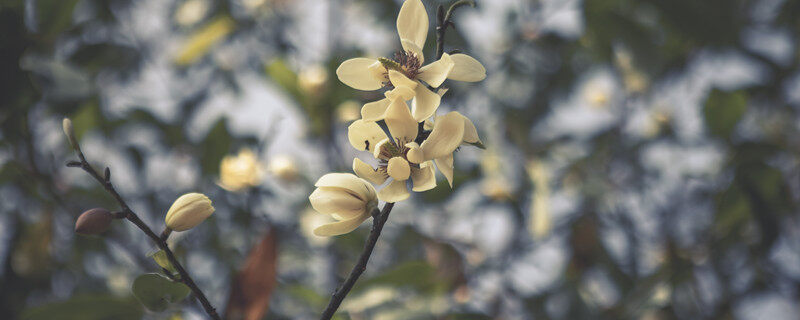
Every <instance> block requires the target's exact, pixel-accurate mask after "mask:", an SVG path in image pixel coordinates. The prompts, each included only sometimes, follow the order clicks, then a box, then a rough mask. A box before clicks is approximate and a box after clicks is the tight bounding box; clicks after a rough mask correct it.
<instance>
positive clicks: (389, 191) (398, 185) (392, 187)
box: [378, 180, 411, 202]
mask: <svg viewBox="0 0 800 320" xmlns="http://www.w3.org/2000/svg"><path fill="white" fill-rule="evenodd" d="M410 195H411V194H410V193H408V188H406V181H405V180H403V181H397V180H395V181H392V182H391V183H389V185H387V186H385V187H383V189H381V191H378V199H381V200H383V201H386V202H400V201H403V200H405V199H408V197H409V196H410Z"/></svg>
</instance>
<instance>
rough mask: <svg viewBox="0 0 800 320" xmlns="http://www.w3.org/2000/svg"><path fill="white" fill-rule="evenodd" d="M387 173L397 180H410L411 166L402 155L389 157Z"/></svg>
mask: <svg viewBox="0 0 800 320" xmlns="http://www.w3.org/2000/svg"><path fill="white" fill-rule="evenodd" d="M386 173H387V174H389V176H390V177H392V179H394V180H395V181H405V180H408V176H409V175H411V166H410V165H408V161H406V159H403V158H402V157H393V158H391V159H389V164H388V166H387V167H386Z"/></svg>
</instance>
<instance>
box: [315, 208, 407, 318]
mask: <svg viewBox="0 0 800 320" xmlns="http://www.w3.org/2000/svg"><path fill="white" fill-rule="evenodd" d="M393 207H394V203H391V202H390V203H387V204H385V205H384V206H383V209H382V210H381V211H380V212H379V213H378V214H375V215H373V217H372V231H370V232H369V238H367V243H366V245H364V251H362V252H361V256H359V257H358V263H356V265H355V266H353V270H350V275H348V276H347V279H346V280H345V281H344V282H343V283H342V285H341V286H339V288H338V289H336V291H334V293H333V296H331V301H330V302H328V306H327V307H326V308H325V311H323V312H322V316H321V317H320V319H322V320H329V319H330V318H331V317H333V314H334V313H336V309H339V305H340V304H341V303H342V300H344V297H345V296H347V294H348V293H349V292H350V289H352V288H353V285H355V284H356V280H358V277H360V276H361V274H362V273H364V270H367V262H368V261H369V257H370V255H372V249H374V248H375V244H376V243H378V237H379V236H380V235H381V230H383V225H384V224H386V220H387V219H389V213H391V212H392V208H393ZM375 210H376V211H377V209H375Z"/></svg>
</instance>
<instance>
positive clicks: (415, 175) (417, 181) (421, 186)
mask: <svg viewBox="0 0 800 320" xmlns="http://www.w3.org/2000/svg"><path fill="white" fill-rule="evenodd" d="M411 181H412V182H413V183H414V187H413V188H411V190H412V191H414V192H422V191H428V190H430V189H433V188H435V187H436V171H435V170H433V161H427V162H425V163H422V164H420V165H419V169H417V168H411Z"/></svg>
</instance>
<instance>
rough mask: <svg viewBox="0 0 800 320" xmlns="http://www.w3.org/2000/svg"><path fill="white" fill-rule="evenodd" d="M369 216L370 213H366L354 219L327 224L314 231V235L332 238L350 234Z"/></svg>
mask: <svg viewBox="0 0 800 320" xmlns="http://www.w3.org/2000/svg"><path fill="white" fill-rule="evenodd" d="M369 216H370V215H369V212H365V213H364V214H362V215H360V216H357V217H355V218H353V219H349V220H343V221H339V222H334V223H329V224H325V225H322V226H320V227H318V228H316V229H314V234H315V235H316V236H319V237H330V236H338V235H341V234H345V233H349V232H351V231H353V230H355V229H356V228H358V226H360V225H361V223H362V222H364V220H367V218H369Z"/></svg>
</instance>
